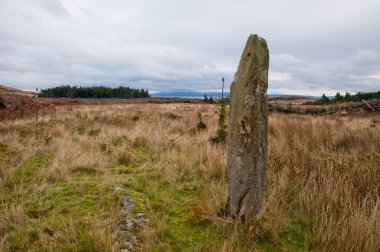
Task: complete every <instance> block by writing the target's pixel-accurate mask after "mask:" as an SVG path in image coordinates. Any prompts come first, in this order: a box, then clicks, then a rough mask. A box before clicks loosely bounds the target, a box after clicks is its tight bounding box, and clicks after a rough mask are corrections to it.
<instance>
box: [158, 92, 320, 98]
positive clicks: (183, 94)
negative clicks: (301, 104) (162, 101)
mask: <svg viewBox="0 0 380 252" xmlns="http://www.w3.org/2000/svg"><path fill="white" fill-rule="evenodd" d="M204 94H206V95H207V97H209V98H210V97H211V96H212V97H213V98H220V97H222V93H221V92H193V91H173V92H160V93H152V94H151V96H152V97H163V98H175V97H176V98H177V97H178V98H203V97H204ZM229 95H230V93H229V92H225V93H224V97H227V96H229ZM268 96H269V97H279V96H299V97H307V98H320V97H317V96H305V95H284V94H268Z"/></svg>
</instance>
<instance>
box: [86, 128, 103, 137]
mask: <svg viewBox="0 0 380 252" xmlns="http://www.w3.org/2000/svg"><path fill="white" fill-rule="evenodd" d="M99 133H100V129H94V130H90V132H88V135H89V136H97V135H99Z"/></svg>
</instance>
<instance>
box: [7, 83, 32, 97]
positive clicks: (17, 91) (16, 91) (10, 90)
mask: <svg viewBox="0 0 380 252" xmlns="http://www.w3.org/2000/svg"><path fill="white" fill-rule="evenodd" d="M0 94H15V95H24V96H28V97H33V96H35V95H36V93H35V92H30V91H25V90H20V89H17V88H13V87H9V86H5V85H0Z"/></svg>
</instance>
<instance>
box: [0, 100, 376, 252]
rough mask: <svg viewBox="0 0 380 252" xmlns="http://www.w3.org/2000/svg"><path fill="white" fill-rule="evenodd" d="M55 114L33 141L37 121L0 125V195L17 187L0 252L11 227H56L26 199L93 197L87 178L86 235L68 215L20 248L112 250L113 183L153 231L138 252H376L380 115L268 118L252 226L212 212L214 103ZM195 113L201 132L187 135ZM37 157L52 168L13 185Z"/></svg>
mask: <svg viewBox="0 0 380 252" xmlns="http://www.w3.org/2000/svg"><path fill="white" fill-rule="evenodd" d="M54 111H55V112H54V113H45V114H44V115H43V116H42V117H40V122H39V125H38V130H39V134H38V137H37V139H36V137H35V131H34V121H33V118H31V119H22V120H16V121H4V122H1V125H0V143H2V144H3V148H1V153H0V166H1V167H0V168H1V169H0V179H1V180H0V188H1V189H4V188H6V186H7V185H8V186H9V184H10V183H14V184H13V186H12V187H11V191H10V192H8V193H2V192H0V198H1V201H0V213H1V215H0V216H1V218H0V226H2V227H7V228H0V250H1V249H3V250H9V248H18V247H17V246H14V247H12V244H11V242H12V239H10V238H9V237H11V236H12V235H13V233H12V232H14V230H15V229H16V228H18V229H21V230H23V228H24V229H25V230H29V229H30V228H31V226H33V225H36V224H40V225H42V226H44V225H47V226H48V227H49V228H50V229H54V227H51V225H52V224H51V223H50V224H49V225H48V224H46V223H45V222H44V218H45V217H43V216H42V217H37V218H36V217H31V215H30V211H29V212H28V210H27V209H28V204H27V203H28V201H31V200H34V201H36V202H38V204H39V205H41V206H43V205H44V202H45V201H44V200H47V199H44V200H42V199H41V196H40V195H41V192H49V190H55V189H54V188H55V186H56V185H57V184H59V183H68V184H69V185H70V186H75V190H74V192H76V193H78V194H79V193H81V192H82V191H86V190H93V189H91V188H92V187H91V186H93V185H92V184H93V182H94V184H96V185H97V187H96V188H95V189H96V191H97V192H96V195H97V201H96V204H98V205H99V206H101V207H100V208H96V209H95V210H94V211H92V210H91V211H92V212H91V214H90V215H89V216H87V217H84V219H83V220H82V221H83V223H85V224H84V225H81V227H82V228H84V229H83V230H79V231H78V230H76V229H78V223H77V221H78V217H70V215H68V216H66V221H65V224H64V225H63V224H54V225H55V228H57V227H59V228H60V230H59V231H54V230H53V231H54V232H52V234H50V233H49V232H48V234H46V233H44V232H43V231H40V230H39V229H36V230H39V231H37V232H36V234H34V236H33V238H34V239H33V241H32V242H31V244H29V245H28V244H27V242H26V243H25V244H24V245H23V246H24V247H21V249H20V250H22V249H28V248H29V249H31V248H32V249H35V250H36V249H38V248H42V247H47V248H53V249H54V248H58V250H60V249H61V250H63V249H64V248H63V247H62V246H64V245H65V244H66V245H67V244H69V243H70V242H69V241H70V240H74V241H76V242H78V243H81V242H83V243H84V244H86V243H85V242H88V243H90V244H91V243H94V242H95V240H96V245H97V246H98V247H99V248H101V249H103V250H108V251H112V250H117V249H118V245H117V244H116V243H115V239H116V238H115V232H116V230H117V229H118V226H119V225H120V221H121V220H120V218H121V216H120V213H119V210H120V208H119V205H118V203H117V202H114V201H115V199H114V198H113V196H112V194H113V193H112V192H113V190H114V187H115V186H116V185H117V184H123V185H126V186H129V187H130V188H131V189H134V190H137V191H140V192H142V193H143V194H145V195H146V197H147V202H146V204H147V209H148V214H149V215H150V218H151V224H150V225H149V226H148V227H147V228H145V229H144V230H143V231H142V232H140V233H139V237H140V241H141V242H140V246H139V249H140V250H141V251H154V250H162V251H178V250H183V249H190V250H198V251H250V250H267V249H282V250H294V249H298V250H310V249H311V250H317V251H326V250H329V251H331V250H332V251H378V250H379V249H380V199H379V193H380V186H379V182H378V181H379V178H380V169H379V164H380V151H379V150H380V125H379V123H378V122H379V121H380V118H379V116H372V117H336V116H331V117H330V116H318V117H317V116H314V117H313V116H304V115H282V114H271V115H270V123H269V127H270V128H269V134H270V135H269V139H270V158H269V169H268V174H267V187H266V194H265V202H264V204H263V210H262V212H261V214H260V216H259V219H258V220H256V221H255V222H254V223H251V224H247V225H245V226H241V225H235V224H234V223H233V222H231V221H230V220H225V219H221V218H220V217H219V216H218V213H219V211H220V209H221V208H222V207H223V206H224V204H225V202H226V183H227V180H226V177H225V165H226V163H225V159H226V156H225V155H226V154H225V148H224V147H217V146H211V145H210V144H209V141H208V139H209V137H210V136H211V135H212V134H213V133H214V131H215V130H216V127H217V114H216V111H217V107H216V106H215V105H193V104H166V105H161V104H104V105H97V106H61V107H57V108H56V110H54ZM198 112H201V113H202V119H203V121H204V122H205V123H206V125H207V129H206V130H198V129H196V128H192V126H195V125H197V123H198V117H197V113H198ZM190 128H191V129H190ZM44 135H47V136H52V141H51V142H48V143H47V142H46V137H45V138H44ZM173 140H175V141H173ZM173 142H174V144H173ZM0 147H1V146H0ZM38 153H44V154H46V155H50V158H48V160H49V161H48V162H44V163H43V164H42V166H41V167H40V168H38V170H37V171H36V174H35V175H33V177H32V178H30V179H31V180H30V179H29V178H28V179H26V178H24V177H22V179H21V180H20V178H18V179H15V174H16V175H17V170H18V169H19V168H20V167H23V164H24V163H25V162H27V161H28V160H29V159H30V158H32V157H34V156H35V155H37V154H38ZM78 178H81V179H78ZM15 181H16V182H15ZM89 184H90V185H91V186H90V187H89V188H88V186H89ZM59 185H61V184H59ZM26 190H29V191H26ZM88 193H89V194H91V192H90V191H89V192H88ZM10 197H13V198H14V199H10ZM76 200H77V199H76ZM78 202H79V205H78V206H77V207H78V209H80V208H81V207H82V206H81V205H80V204H81V203H80V202H81V201H79V200H78ZM45 203H46V202H45ZM54 207H55V206H54V205H53V206H52V209H53V210H51V211H52V213H57V212H54V211H55V210H54ZM84 207H86V206H84ZM47 211H48V210H47ZM49 211H50V210H49ZM70 211H71V210H70V209H69V212H70ZM91 220H93V221H94V220H96V223H93V222H92V221H91ZM54 221H55V220H54ZM60 221H62V220H60ZM94 222H95V221H94ZM54 225H53V226H54ZM10 227H11V228H10ZM25 232H26V231H25ZM192 236H193V237H192ZM83 237H84V238H83ZM91 237H95V240H94V239H92V238H91ZM83 239H84V240H83ZM209 240H211V242H210V241H209ZM70 244H71V243H70ZM13 245H14V244H13ZM72 248H73V247H72ZM15 250H17V249H15Z"/></svg>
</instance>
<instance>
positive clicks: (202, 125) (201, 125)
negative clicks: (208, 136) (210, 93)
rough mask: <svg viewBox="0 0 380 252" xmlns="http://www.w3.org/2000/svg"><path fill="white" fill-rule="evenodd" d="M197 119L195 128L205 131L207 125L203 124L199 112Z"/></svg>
mask: <svg viewBox="0 0 380 252" xmlns="http://www.w3.org/2000/svg"><path fill="white" fill-rule="evenodd" d="M198 118H199V123H198V125H197V128H198V129H200V130H205V129H207V125H206V124H205V123H204V122H203V120H202V114H201V113H200V112H199V113H198Z"/></svg>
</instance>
